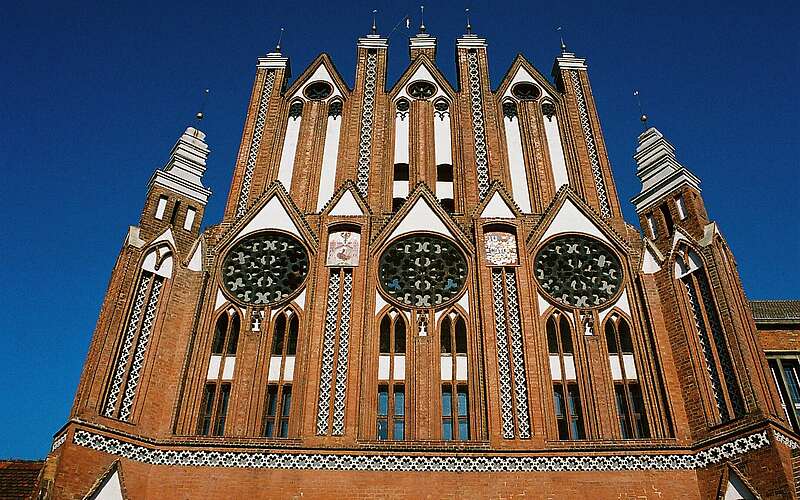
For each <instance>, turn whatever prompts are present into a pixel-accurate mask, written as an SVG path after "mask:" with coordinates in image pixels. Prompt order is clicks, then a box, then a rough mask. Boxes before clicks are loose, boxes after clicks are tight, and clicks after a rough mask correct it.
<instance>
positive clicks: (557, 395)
mask: <svg viewBox="0 0 800 500" xmlns="http://www.w3.org/2000/svg"><path fill="white" fill-rule="evenodd" d="M553 404H554V406H555V411H556V422H557V423H558V439H561V440H565V439H569V428H568V427H567V413H566V408H565V405H564V389H563V387H562V386H561V384H553Z"/></svg>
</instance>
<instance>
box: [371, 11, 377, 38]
mask: <svg viewBox="0 0 800 500" xmlns="http://www.w3.org/2000/svg"><path fill="white" fill-rule="evenodd" d="M377 14H378V9H372V34H373V35H377V34H378V24H377V22H376V15H377Z"/></svg>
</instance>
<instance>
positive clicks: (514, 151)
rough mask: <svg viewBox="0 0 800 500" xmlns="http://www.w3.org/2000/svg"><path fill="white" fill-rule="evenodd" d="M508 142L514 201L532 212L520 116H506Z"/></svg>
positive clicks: (521, 208) (524, 210) (524, 209)
mask: <svg viewBox="0 0 800 500" xmlns="http://www.w3.org/2000/svg"><path fill="white" fill-rule="evenodd" d="M503 123H504V124H505V130H506V144H507V145H508V168H509V171H510V173H511V193H512V195H513V196H514V201H515V202H517V205H519V208H520V210H522V211H523V212H524V213H530V212H531V197H530V195H529V194H528V176H527V174H526V172H525V157H524V156H523V155H522V138H521V137H520V133H519V119H518V118H514V119H511V118H508V117H506V118H504V119H503Z"/></svg>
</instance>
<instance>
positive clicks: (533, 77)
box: [494, 54, 561, 101]
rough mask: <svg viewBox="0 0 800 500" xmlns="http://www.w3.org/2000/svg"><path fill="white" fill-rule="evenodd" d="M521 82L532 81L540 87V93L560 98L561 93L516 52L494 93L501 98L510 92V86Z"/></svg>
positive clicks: (555, 98) (556, 99)
mask: <svg viewBox="0 0 800 500" xmlns="http://www.w3.org/2000/svg"><path fill="white" fill-rule="evenodd" d="M521 82H534V83H536V85H537V86H538V87H539V88H540V89H542V95H544V96H547V97H549V98H550V99H553V100H555V101H560V100H561V94H560V93H559V92H558V90H556V88H555V87H554V86H553V84H552V83H550V81H548V79H547V78H546V77H545V76H544V75H543V74H541V73H540V72H539V70H537V69H536V68H535V67H534V66H533V64H531V63H530V62H529V61H528V60H527V59H525V56H523V55H522V54H517V57H515V58H514V62H512V63H511V67H509V68H508V71H506V74H505V76H503V79H502V80H501V81H500V85H499V86H498V87H497V89H496V90H495V92H494V94H495V96H497V98H498V99H503V98H505V97H507V96H508V95H509V94H510V93H511V87H512V86H514V85H516V84H517V83H521Z"/></svg>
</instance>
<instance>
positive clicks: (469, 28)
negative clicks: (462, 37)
mask: <svg viewBox="0 0 800 500" xmlns="http://www.w3.org/2000/svg"><path fill="white" fill-rule="evenodd" d="M464 13H465V14H466V15H467V35H471V34H472V23H470V22H469V9H464Z"/></svg>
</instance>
